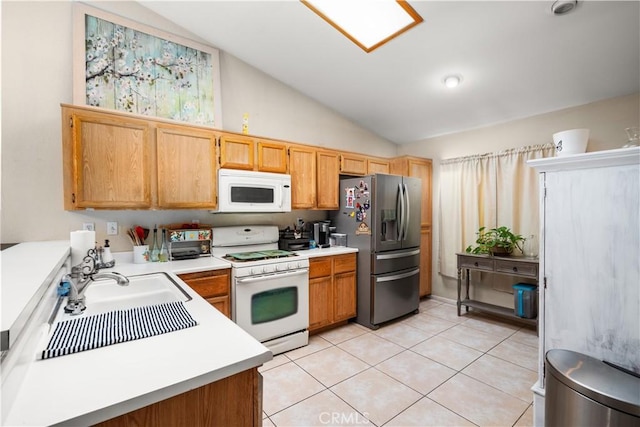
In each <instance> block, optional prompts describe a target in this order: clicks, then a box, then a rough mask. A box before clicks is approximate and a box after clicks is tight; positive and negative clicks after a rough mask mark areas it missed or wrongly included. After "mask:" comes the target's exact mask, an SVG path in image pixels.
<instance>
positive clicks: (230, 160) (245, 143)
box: [220, 134, 255, 170]
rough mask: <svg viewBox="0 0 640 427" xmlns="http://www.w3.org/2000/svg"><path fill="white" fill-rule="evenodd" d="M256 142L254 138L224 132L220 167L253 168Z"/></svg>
mask: <svg viewBox="0 0 640 427" xmlns="http://www.w3.org/2000/svg"><path fill="white" fill-rule="evenodd" d="M254 151H255V144H254V141H253V139H251V138H247V137H243V136H239V135H231V134H224V135H222V136H221V137H220V167H221V168H228V169H246V170H253V168H254V160H253V154H254Z"/></svg>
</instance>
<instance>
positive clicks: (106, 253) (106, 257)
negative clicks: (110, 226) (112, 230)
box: [102, 240, 115, 265]
mask: <svg viewBox="0 0 640 427" xmlns="http://www.w3.org/2000/svg"><path fill="white" fill-rule="evenodd" d="M102 251H103V252H102V263H103V264H105V265H109V264H110V263H111V261H113V255H112V254H111V247H110V246H109V240H105V241H104V248H103V249H102ZM113 264H115V262H114V263H113Z"/></svg>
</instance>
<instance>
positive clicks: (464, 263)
mask: <svg viewBox="0 0 640 427" xmlns="http://www.w3.org/2000/svg"><path fill="white" fill-rule="evenodd" d="M456 255H457V257H458V316H460V315H461V314H462V313H461V309H462V306H463V305H464V306H465V308H466V311H467V312H468V311H469V307H471V308H473V309H476V310H478V311H484V312H487V313H491V314H495V315H498V316H502V317H507V318H510V319H516V320H518V321H520V322H523V323H526V324H528V325H533V326H537V324H538V317H537V316H536V318H534V319H526V318H523V317H518V316H516V315H515V312H514V309H513V308H508V307H502V306H499V305H494V304H488V303H485V302H481V301H475V300H472V299H470V298H469V271H470V270H476V271H485V272H488V273H495V274H507V275H510V276H518V277H526V278H530V279H536V284H537V283H538V260H537V259H534V258H525V257H517V256H508V257H499V256H491V255H474V254H469V253H457V254H456ZM462 270H467V274H466V280H465V282H466V283H465V284H466V290H465V298H464V299H462V298H461V296H462V295H461V294H462Z"/></svg>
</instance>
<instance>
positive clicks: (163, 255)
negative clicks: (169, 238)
mask: <svg viewBox="0 0 640 427" xmlns="http://www.w3.org/2000/svg"><path fill="white" fill-rule="evenodd" d="M166 231H167V230H165V229H164V228H163V229H162V245H161V246H160V255H159V257H158V258H159V261H160V262H167V261H169V251H168V250H167V244H166V243H165V241H166Z"/></svg>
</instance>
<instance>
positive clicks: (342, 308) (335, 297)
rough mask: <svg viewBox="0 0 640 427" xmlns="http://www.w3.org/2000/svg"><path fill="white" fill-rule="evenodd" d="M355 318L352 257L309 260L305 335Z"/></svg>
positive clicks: (353, 265) (340, 256)
mask: <svg viewBox="0 0 640 427" xmlns="http://www.w3.org/2000/svg"><path fill="white" fill-rule="evenodd" d="M355 316H356V254H355V253H352V254H344V255H334V256H326V257H318V258H311V259H310V260H309V332H312V333H313V332H314V331H316V330H321V329H325V328H326V327H328V326H331V325H333V324H337V323H340V322H342V321H345V320H347V319H350V318H352V317H355Z"/></svg>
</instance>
